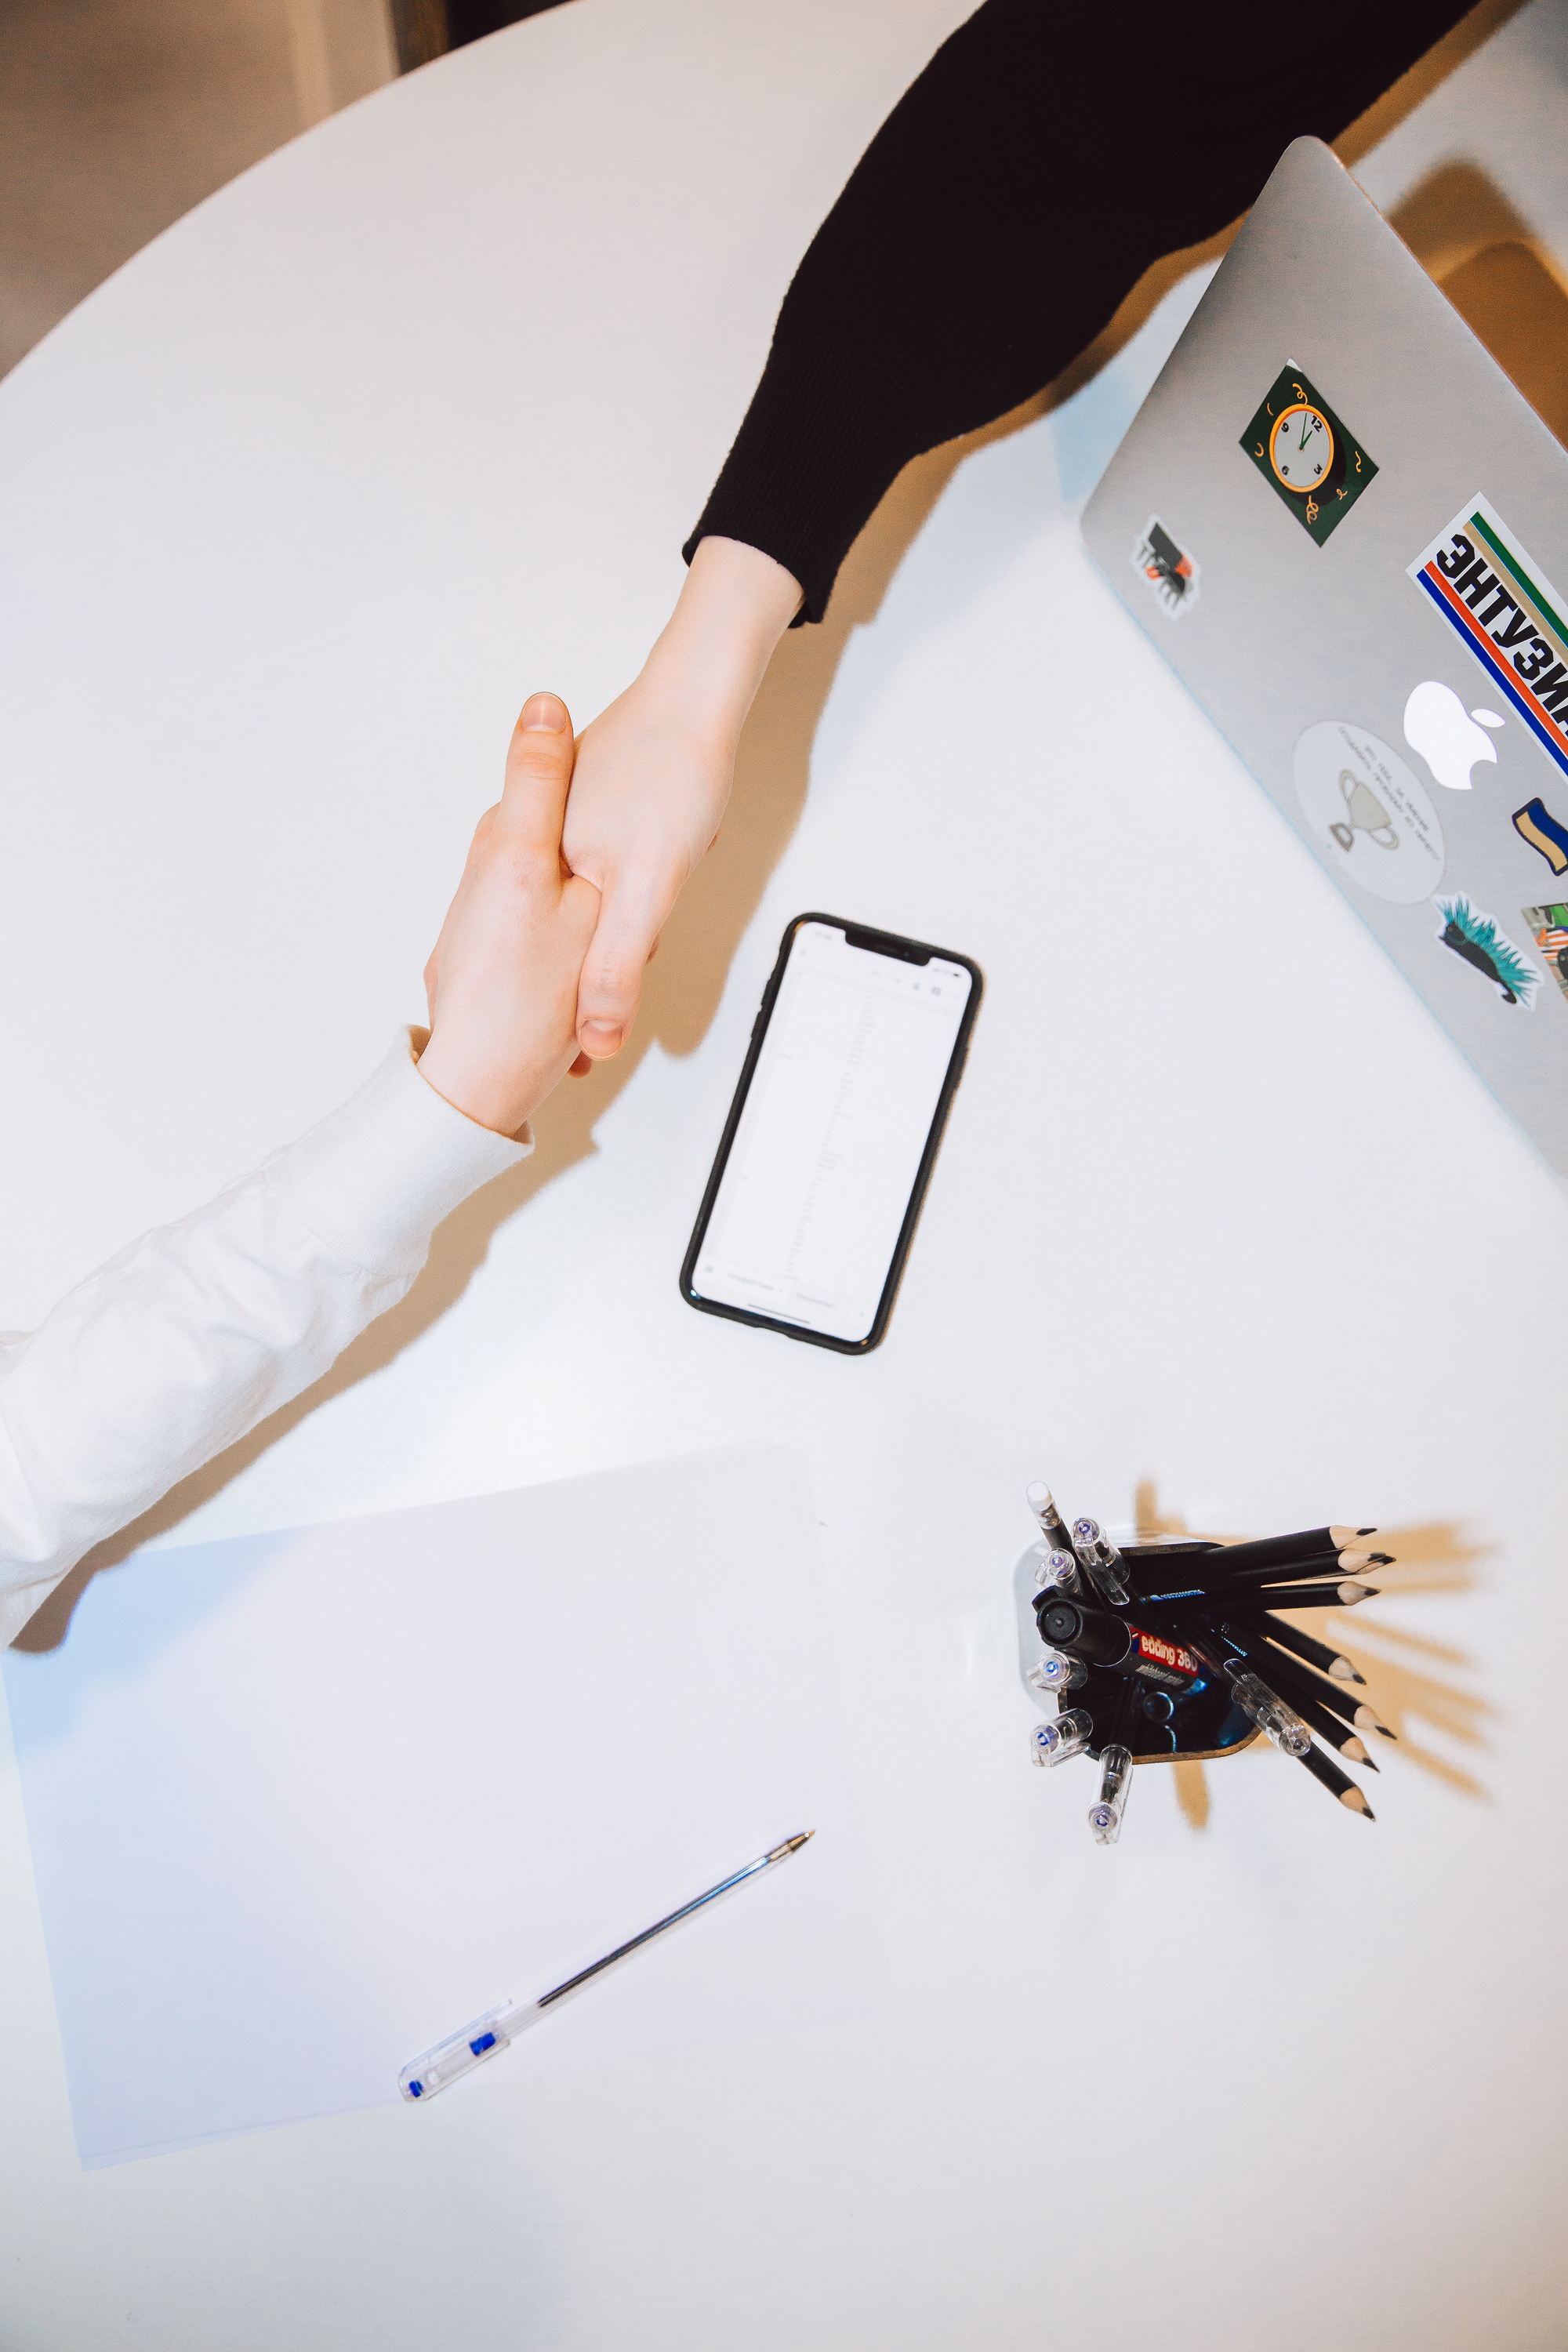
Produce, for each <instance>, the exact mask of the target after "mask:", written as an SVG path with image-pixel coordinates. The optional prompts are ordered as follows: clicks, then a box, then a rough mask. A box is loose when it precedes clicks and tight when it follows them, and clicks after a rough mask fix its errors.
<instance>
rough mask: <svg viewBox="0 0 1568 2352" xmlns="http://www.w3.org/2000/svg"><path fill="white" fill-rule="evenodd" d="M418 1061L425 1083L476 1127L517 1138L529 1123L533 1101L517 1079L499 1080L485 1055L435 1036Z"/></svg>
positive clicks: (417, 1064)
mask: <svg viewBox="0 0 1568 2352" xmlns="http://www.w3.org/2000/svg"><path fill="white" fill-rule="evenodd" d="M415 1061H416V1067H417V1069H418V1072H419V1075H420V1076H421V1077H422V1078H423V1079H424V1081H425V1083H426V1086H427V1087H430V1088H431V1089H432V1091H433V1092H434V1093H436V1094H438V1095H439V1096H440V1097H441V1099H442V1101H443V1102H447V1103H450V1104H451V1106H452V1108H453V1109H454V1110H458V1111H461V1112H462V1114H463V1117H464V1118H468V1119H472V1121H473V1123H474V1125H475V1126H476V1127H483V1128H488V1129H489V1131H490V1133H491V1134H492V1135H504V1136H507V1137H509V1138H510V1139H516V1137H517V1136H518V1134H519V1132H520V1131H521V1129H522V1128H524V1127H526V1126H527V1124H528V1119H529V1115H530V1113H531V1110H532V1109H533V1104H532V1103H531V1102H525V1101H524V1099H523V1090H522V1089H521V1088H519V1087H518V1086H517V1085H516V1084H515V1082H513V1083H510V1084H509V1083H508V1081H507V1079H506V1078H504V1077H502V1078H499V1079H498V1077H497V1076H496V1074H495V1072H494V1071H493V1070H492V1069H490V1068H489V1067H488V1066H487V1065H486V1061H485V1058H484V1056H483V1055H479V1056H478V1057H476V1056H473V1055H466V1054H464V1053H463V1052H462V1050H461V1049H460V1048H454V1046H453V1045H452V1043H451V1041H450V1039H448V1038H446V1037H440V1036H432V1037H431V1039H430V1040H429V1043H428V1044H427V1045H426V1046H425V1048H424V1050H423V1051H422V1052H421V1053H418V1054H416V1056H415Z"/></svg>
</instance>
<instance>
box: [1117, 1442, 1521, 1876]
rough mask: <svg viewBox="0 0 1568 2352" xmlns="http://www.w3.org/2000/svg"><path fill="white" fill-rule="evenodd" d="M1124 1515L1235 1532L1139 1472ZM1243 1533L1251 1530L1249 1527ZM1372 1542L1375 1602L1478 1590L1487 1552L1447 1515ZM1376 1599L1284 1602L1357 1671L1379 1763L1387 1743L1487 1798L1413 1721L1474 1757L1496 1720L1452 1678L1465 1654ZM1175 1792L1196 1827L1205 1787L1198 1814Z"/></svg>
mask: <svg viewBox="0 0 1568 2352" xmlns="http://www.w3.org/2000/svg"><path fill="white" fill-rule="evenodd" d="M1133 1521H1134V1524H1135V1525H1136V1526H1137V1527H1138V1528H1140V1529H1141V1530H1147V1531H1148V1532H1149V1533H1151V1534H1155V1533H1157V1534H1161V1535H1170V1536H1187V1535H1197V1534H1202V1535H1205V1536H1206V1537H1207V1538H1208V1539H1209V1540H1210V1541H1211V1542H1221V1543H1234V1542H1237V1541H1240V1540H1243V1538H1242V1537H1241V1536H1238V1535H1237V1534H1235V1533H1231V1534H1223V1533H1220V1532H1218V1531H1217V1530H1215V1529H1214V1528H1203V1529H1198V1528H1189V1526H1188V1525H1187V1522H1186V1520H1185V1519H1184V1517H1182V1516H1181V1514H1180V1513H1178V1512H1173V1511H1171V1510H1169V1509H1164V1508H1163V1507H1161V1504H1160V1500H1159V1494H1158V1489H1157V1486H1156V1484H1155V1482H1154V1480H1153V1479H1152V1478H1144V1479H1142V1480H1140V1482H1139V1484H1138V1487H1137V1490H1136V1497H1135V1501H1134V1505H1133ZM1247 1532H1248V1533H1250V1534H1254V1535H1256V1533H1257V1530H1256V1529H1255V1528H1254V1529H1251V1530H1248V1531H1247ZM1377 1543H1378V1548H1379V1549H1380V1550H1385V1551H1390V1552H1392V1553H1393V1554H1394V1565H1393V1566H1392V1567H1391V1568H1380V1569H1378V1570H1375V1571H1373V1570H1367V1574H1368V1575H1369V1576H1370V1575H1372V1574H1373V1573H1374V1572H1375V1575H1376V1578H1377V1585H1376V1591H1377V1595H1378V1601H1396V1600H1398V1599H1399V1598H1400V1597H1401V1596H1402V1595H1407V1596H1409V1597H1411V1598H1415V1596H1416V1595H1423V1596H1424V1595H1426V1594H1429V1593H1442V1594H1444V1595H1450V1594H1451V1595H1454V1596H1458V1595H1460V1594H1464V1593H1468V1592H1474V1591H1479V1587H1480V1583H1481V1573H1480V1571H1481V1566H1482V1563H1483V1562H1484V1561H1485V1560H1487V1559H1489V1557H1490V1547H1489V1546H1487V1545H1483V1544H1476V1543H1470V1542H1468V1541H1467V1540H1466V1539H1465V1538H1464V1537H1463V1536H1462V1535H1461V1533H1460V1531H1459V1530H1458V1528H1455V1527H1454V1526H1453V1525H1452V1524H1451V1523H1450V1522H1449V1521H1447V1520H1446V1519H1434V1520H1426V1521H1423V1522H1420V1523H1418V1524H1415V1525H1412V1526H1409V1527H1380V1528H1378V1530H1377ZM1378 1601H1363V1602H1362V1603H1361V1605H1360V1606H1359V1607H1358V1608H1357V1609H1356V1611H1355V1612H1354V1615H1353V1617H1352V1614H1351V1612H1349V1611H1348V1610H1344V1609H1298V1610H1292V1611H1291V1612H1290V1622H1291V1623H1292V1624H1293V1625H1298V1626H1300V1629H1301V1631H1302V1633H1311V1634H1313V1635H1315V1636H1316V1638H1317V1639H1318V1640H1319V1641H1321V1642H1329V1643H1331V1644H1332V1646H1333V1647H1334V1648H1335V1649H1336V1650H1339V1651H1341V1652H1342V1654H1343V1655H1344V1656H1346V1657H1347V1658H1349V1659H1350V1661H1351V1663H1352V1665H1353V1666H1354V1667H1355V1668H1356V1670H1357V1672H1358V1673H1359V1674H1361V1675H1363V1676H1364V1678H1365V1682H1366V1692H1365V1696H1366V1701H1367V1704H1368V1705H1369V1706H1372V1707H1373V1708H1374V1709H1375V1711H1376V1713H1377V1714H1378V1715H1379V1717H1381V1718H1382V1720H1383V1721H1384V1723H1386V1724H1387V1726H1388V1727H1389V1729H1390V1730H1391V1731H1392V1732H1393V1733H1394V1738H1395V1739H1396V1741H1397V1743H1398V1746H1397V1749H1396V1750H1394V1749H1385V1750H1384V1754H1383V1756H1382V1758H1381V1759H1380V1760H1382V1761H1384V1762H1386V1760H1387V1757H1388V1755H1389V1754H1390V1753H1394V1752H1396V1753H1397V1754H1398V1755H1399V1756H1400V1757H1401V1758H1403V1759H1404V1760H1405V1762H1406V1763H1410V1764H1414V1765H1415V1767H1416V1768H1417V1769H1418V1770H1420V1771H1423V1772H1427V1773H1430V1774H1431V1776H1432V1778H1433V1779H1434V1780H1441V1781H1442V1782H1443V1783H1444V1785H1445V1786H1446V1787H1447V1788H1449V1789H1452V1790H1454V1791H1455V1792H1456V1793H1457V1794H1458V1795H1459V1796H1463V1797H1469V1798H1473V1799H1474V1800H1476V1801H1478V1802H1479V1803H1482V1804H1489V1803H1490V1802H1491V1801H1492V1800H1491V1794H1490V1791H1489V1790H1488V1788H1487V1787H1486V1785H1485V1783H1484V1782H1483V1781H1482V1780H1480V1779H1479V1777H1478V1776H1477V1774H1476V1773H1474V1772H1471V1771H1468V1770H1467V1769H1465V1766H1464V1765H1463V1764H1462V1763H1461V1762H1459V1761H1458V1760H1457V1759H1454V1758H1452V1757H1450V1756H1445V1755H1443V1754H1442V1753H1440V1752H1439V1751H1438V1750H1437V1749H1436V1748H1430V1747H1427V1746H1425V1745H1424V1744H1423V1743H1422V1741H1421V1739H1420V1738H1419V1735H1418V1733H1417V1732H1416V1730H1415V1726H1416V1725H1418V1724H1423V1723H1424V1724H1426V1725H1427V1726H1429V1727H1430V1728H1431V1729H1432V1730H1434V1731H1436V1732H1437V1733H1438V1734H1439V1735H1440V1736H1441V1737H1442V1738H1444V1739H1446V1740H1449V1741H1452V1742H1454V1743H1456V1744H1457V1745H1458V1746H1459V1747H1461V1748H1468V1749H1470V1750H1472V1751H1473V1752H1474V1753H1475V1755H1476V1757H1477V1759H1478V1760H1479V1759H1480V1757H1481V1756H1482V1755H1484V1753H1485V1751H1486V1749H1487V1748H1488V1746H1489V1740H1488V1727H1489V1724H1490V1723H1491V1722H1492V1721H1493V1720H1494V1719H1495V1717H1496V1715H1497V1709H1496V1707H1495V1706H1493V1705H1492V1703H1491V1702H1490V1700H1489V1699H1487V1698H1485V1697H1484V1696H1481V1695H1480V1694H1479V1692H1477V1691H1475V1690H1474V1689H1468V1688H1467V1687H1466V1686H1465V1685H1464V1683H1463V1682H1462V1681H1460V1680H1459V1679H1458V1677H1459V1676H1461V1675H1466V1674H1468V1673H1470V1672H1472V1671H1473V1664H1472V1661H1471V1659H1470V1656H1469V1654H1468V1652H1467V1651H1465V1650H1463V1649H1461V1648H1459V1647H1458V1645H1457V1644H1456V1643H1448V1642H1439V1641H1435V1640H1434V1639H1433V1638H1432V1637H1431V1636H1430V1635H1429V1634H1423V1633H1406V1632H1405V1631H1404V1630H1403V1629H1402V1628H1401V1627H1399V1626H1397V1625H1393V1624H1390V1623H1388V1622H1386V1621H1385V1620H1384V1617H1383V1615H1382V1613H1381V1611H1380V1610H1379V1609H1378ZM1373 1612H1376V1613H1373ZM1369 1745H1371V1746H1372V1747H1373V1748H1382V1747H1383V1743H1382V1742H1381V1741H1378V1740H1376V1739H1372V1740H1370V1741H1369ZM1184 1769H1186V1770H1187V1771H1188V1772H1189V1773H1196V1774H1199V1775H1201V1774H1202V1772H1203V1770H1204V1767H1203V1766H1202V1765H1201V1764H1197V1765H1192V1766H1189V1767H1186V1768H1184ZM1177 1799H1178V1801H1179V1802H1180V1804H1181V1808H1182V1811H1183V1812H1184V1814H1185V1816H1186V1818H1187V1820H1188V1821H1189V1822H1191V1823H1192V1826H1193V1827H1194V1829H1202V1828H1203V1827H1204V1826H1205V1823H1206V1822H1207V1819H1208V1808H1207V1792H1206V1790H1205V1796H1204V1801H1203V1806H1202V1819H1198V1818H1196V1813H1195V1805H1194V1800H1193V1797H1192V1792H1191V1791H1190V1790H1183V1788H1182V1787H1180V1786H1178V1789H1177Z"/></svg>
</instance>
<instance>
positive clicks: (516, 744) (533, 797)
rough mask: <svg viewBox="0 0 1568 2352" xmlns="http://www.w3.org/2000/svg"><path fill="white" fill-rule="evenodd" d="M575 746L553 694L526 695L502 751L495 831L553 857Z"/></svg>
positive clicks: (567, 715) (564, 712)
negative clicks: (502, 772)
mask: <svg viewBox="0 0 1568 2352" xmlns="http://www.w3.org/2000/svg"><path fill="white" fill-rule="evenodd" d="M575 756H576V746H575V744H574V741H573V740H572V714H571V712H570V711H569V710H568V709H567V708H566V705H565V704H564V703H563V701H562V699H561V697H560V696H559V695H558V694H531V695H530V696H529V698H528V700H527V701H526V702H525V703H524V704H523V706H522V711H521V716H520V717H519V719H518V722H517V725H516V726H515V727H514V728H513V729H512V730H511V741H510V744H509V745H508V746H507V754H506V783H505V786H504V788H503V790H502V793H501V797H500V808H499V809H498V810H497V812H496V820H497V824H498V827H499V828H500V830H502V831H504V832H506V833H509V834H510V835H511V836H512V838H513V839H514V840H517V841H521V843H522V844H523V845H524V846H525V847H527V848H529V849H531V850H536V851H540V852H542V853H544V854H549V853H552V852H553V853H555V854H556V855H559V853H560V848H561V827H562V824H563V820H564V817H565V814H566V794H567V793H568V791H569V790H570V788H571V783H572V765H573V761H574V758H575Z"/></svg>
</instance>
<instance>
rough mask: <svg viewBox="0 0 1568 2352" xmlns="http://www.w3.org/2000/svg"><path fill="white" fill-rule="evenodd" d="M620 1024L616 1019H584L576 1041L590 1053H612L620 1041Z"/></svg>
mask: <svg viewBox="0 0 1568 2352" xmlns="http://www.w3.org/2000/svg"><path fill="white" fill-rule="evenodd" d="M621 1034H622V1033H621V1026H620V1024H619V1022H616V1021H584V1024H583V1026H582V1027H581V1029H579V1030H578V1032H577V1037H578V1042H579V1043H580V1044H581V1045H583V1046H584V1049H585V1050H586V1051H587V1052H588V1053H590V1054H592V1053H595V1052H598V1053H601V1054H613V1053H614V1052H615V1050H616V1046H617V1045H619V1044H620V1042H621Z"/></svg>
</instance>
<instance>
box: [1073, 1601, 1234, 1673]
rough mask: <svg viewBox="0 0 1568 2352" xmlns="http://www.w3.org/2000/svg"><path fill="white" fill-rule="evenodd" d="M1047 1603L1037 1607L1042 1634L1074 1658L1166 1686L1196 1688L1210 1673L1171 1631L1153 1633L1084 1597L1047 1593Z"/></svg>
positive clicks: (1109, 1670) (1108, 1671)
mask: <svg viewBox="0 0 1568 2352" xmlns="http://www.w3.org/2000/svg"><path fill="white" fill-rule="evenodd" d="M1041 1602H1042V1604H1043V1605H1041V1606H1038V1607H1037V1610H1036V1620H1037V1623H1038V1625H1039V1629H1040V1639H1041V1640H1042V1641H1043V1642H1047V1643H1049V1644H1050V1645H1051V1647H1052V1648H1053V1649H1056V1650H1060V1651H1062V1652H1064V1653H1065V1654H1066V1655H1067V1656H1068V1657H1069V1658H1082V1659H1083V1660H1085V1662H1086V1663H1087V1664H1089V1665H1094V1666H1103V1667H1104V1668H1105V1669H1106V1671H1107V1673H1109V1674H1113V1675H1140V1676H1142V1679H1143V1681H1145V1682H1151V1683H1157V1684H1158V1685H1159V1686H1160V1687H1161V1689H1163V1690H1171V1691H1185V1690H1191V1688H1192V1687H1193V1685H1194V1683H1201V1682H1203V1681H1204V1680H1205V1678H1206V1675H1207V1669H1206V1668H1205V1665H1204V1664H1203V1662H1202V1660H1201V1659H1199V1658H1198V1657H1197V1656H1196V1655H1195V1654H1194V1652H1193V1651H1191V1650H1189V1649H1188V1648H1187V1647H1186V1646H1185V1644H1184V1643H1181V1642H1175V1641H1173V1640H1172V1639H1171V1637H1170V1636H1169V1634H1166V1633H1149V1632H1147V1631H1146V1630H1145V1629H1144V1628H1143V1627H1142V1625H1134V1624H1132V1623H1131V1622H1130V1621H1129V1620H1128V1619H1127V1618H1125V1617H1111V1616H1109V1615H1108V1614H1107V1613H1106V1612H1105V1611H1104V1610H1101V1609H1086V1608H1084V1606H1083V1605H1082V1603H1081V1602H1080V1601H1059V1600H1052V1599H1048V1598H1047V1596H1045V1595H1044V1594H1042V1595H1041Z"/></svg>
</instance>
